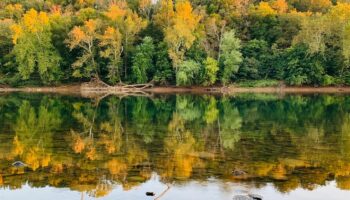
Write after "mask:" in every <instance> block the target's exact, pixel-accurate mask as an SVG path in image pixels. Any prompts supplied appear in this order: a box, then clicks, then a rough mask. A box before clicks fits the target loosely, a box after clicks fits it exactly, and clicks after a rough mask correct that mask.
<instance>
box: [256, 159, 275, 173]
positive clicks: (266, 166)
mask: <svg viewBox="0 0 350 200" xmlns="http://www.w3.org/2000/svg"><path fill="white" fill-rule="evenodd" d="M254 169H255V170H254V172H255V173H256V175H257V176H267V175H268V174H269V173H270V171H271V170H272V169H273V164H272V163H265V162H258V163H255V164H254Z"/></svg>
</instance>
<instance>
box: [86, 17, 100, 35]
mask: <svg viewBox="0 0 350 200" xmlns="http://www.w3.org/2000/svg"><path fill="white" fill-rule="evenodd" d="M85 27H86V31H88V32H89V33H94V32H95V31H96V28H97V21H96V20H91V19H90V20H88V21H86V22H85Z"/></svg>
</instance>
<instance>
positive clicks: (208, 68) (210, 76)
mask: <svg viewBox="0 0 350 200" xmlns="http://www.w3.org/2000/svg"><path fill="white" fill-rule="evenodd" d="M218 71H219V65H218V62H217V61H216V60H215V59H214V58H211V57H208V58H207V59H206V60H205V61H204V75H203V85H205V86H209V85H213V84H214V83H215V82H216V80H217V72H218Z"/></svg>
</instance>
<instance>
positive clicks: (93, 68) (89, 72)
mask: <svg viewBox="0 0 350 200" xmlns="http://www.w3.org/2000/svg"><path fill="white" fill-rule="evenodd" d="M98 26H99V22H98V21H97V20H92V19H90V20H88V21H85V23H84V25H83V26H75V27H74V28H73V29H72V30H71V31H70V33H69V35H68V39H67V40H66V43H67V44H68V47H69V49H70V50H73V49H79V50H81V51H82V55H81V56H80V57H79V58H78V59H77V60H76V61H75V62H74V63H73V65H72V67H73V68H74V72H73V76H74V77H79V78H80V77H92V76H94V77H96V78H97V79H99V76H98V66H97V63H96V61H95V42H96V40H97V38H98V33H97V29H98Z"/></svg>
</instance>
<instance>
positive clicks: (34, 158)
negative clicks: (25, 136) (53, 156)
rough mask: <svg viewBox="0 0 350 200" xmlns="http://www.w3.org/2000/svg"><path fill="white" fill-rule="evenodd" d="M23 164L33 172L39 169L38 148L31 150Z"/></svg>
mask: <svg viewBox="0 0 350 200" xmlns="http://www.w3.org/2000/svg"><path fill="white" fill-rule="evenodd" d="M25 162H26V163H27V164H28V166H30V168H31V169H32V170H33V171H35V170H36V169H38V168H39V166H40V163H39V158H38V148H37V147H34V148H31V149H30V150H29V152H28V154H27V155H26V156H25Z"/></svg>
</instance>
